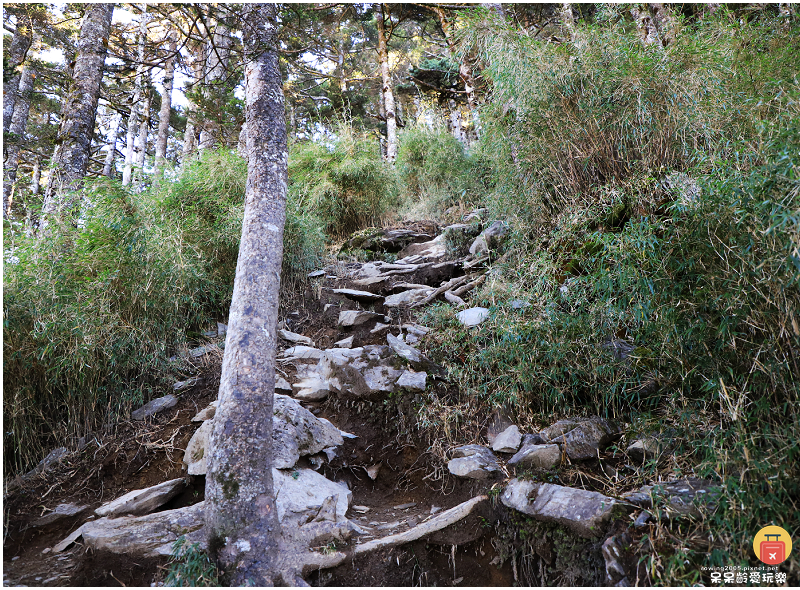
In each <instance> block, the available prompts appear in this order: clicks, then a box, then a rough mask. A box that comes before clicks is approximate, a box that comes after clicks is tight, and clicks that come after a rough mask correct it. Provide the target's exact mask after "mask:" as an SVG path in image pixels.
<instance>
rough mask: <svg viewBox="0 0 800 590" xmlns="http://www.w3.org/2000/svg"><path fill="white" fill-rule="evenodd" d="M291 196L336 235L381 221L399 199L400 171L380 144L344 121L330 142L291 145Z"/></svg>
mask: <svg viewBox="0 0 800 590" xmlns="http://www.w3.org/2000/svg"><path fill="white" fill-rule="evenodd" d="M289 195H290V200H292V201H293V202H294V203H296V204H297V207H299V208H300V209H301V210H304V211H313V212H314V213H315V215H316V216H317V217H318V218H319V220H320V222H321V223H322V226H323V227H324V230H325V232H327V233H328V234H329V235H331V236H336V237H341V236H344V235H347V234H349V233H351V232H353V231H356V230H358V229H362V228H364V227H367V226H370V225H380V224H381V222H382V221H383V219H384V218H385V217H386V216H387V215H388V214H389V213H390V212H391V211H392V210H393V209H395V208H396V205H397V203H398V192H397V183H396V179H395V175H394V173H393V171H392V170H391V167H390V166H389V165H388V164H386V163H384V162H383V161H382V160H381V158H380V153H379V152H378V145H377V143H376V142H375V141H370V140H369V139H368V138H367V137H366V136H363V135H360V134H358V133H357V132H356V131H354V130H353V129H352V128H350V127H347V126H344V125H342V126H340V127H339V128H338V129H337V134H336V137H335V138H334V139H333V140H331V141H330V142H328V143H317V142H311V141H309V142H301V143H296V144H294V145H293V146H292V147H291V149H290V150H289Z"/></svg>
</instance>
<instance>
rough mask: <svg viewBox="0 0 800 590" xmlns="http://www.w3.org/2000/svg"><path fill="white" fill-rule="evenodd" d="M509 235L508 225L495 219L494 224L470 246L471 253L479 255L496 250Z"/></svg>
mask: <svg viewBox="0 0 800 590" xmlns="http://www.w3.org/2000/svg"><path fill="white" fill-rule="evenodd" d="M507 235H508V226H507V225H506V224H505V223H503V222H502V221H495V222H494V223H493V224H492V225H490V226H489V227H487V228H486V229H485V230H483V232H481V235H479V236H478V237H477V238H475V241H474V242H472V245H471V246H470V247H469V253H470V254H472V255H473V256H477V255H479V254H482V253H484V252H488V251H489V250H494V249H495V248H497V246H499V245H500V243H501V242H502V241H503V238H505V237H506V236H507Z"/></svg>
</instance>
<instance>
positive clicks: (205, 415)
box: [192, 400, 219, 422]
mask: <svg viewBox="0 0 800 590" xmlns="http://www.w3.org/2000/svg"><path fill="white" fill-rule="evenodd" d="M217 404H219V402H218V401H217V400H214V401H213V402H211V403H210V404H209V405H208V406H207V407H206V408H204V409H202V410H200V411H199V412H198V413H197V414H195V415H194V416H193V417H192V422H205V421H206V420H211V419H212V418H213V417H214V414H216V413H217Z"/></svg>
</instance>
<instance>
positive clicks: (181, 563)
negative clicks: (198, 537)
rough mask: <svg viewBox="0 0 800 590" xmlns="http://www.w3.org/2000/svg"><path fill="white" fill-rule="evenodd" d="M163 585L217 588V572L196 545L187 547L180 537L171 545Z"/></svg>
mask: <svg viewBox="0 0 800 590" xmlns="http://www.w3.org/2000/svg"><path fill="white" fill-rule="evenodd" d="M164 583H165V584H166V585H167V586H173V587H175V586H178V587H187V586H219V585H220V583H219V570H218V569H217V566H216V564H215V563H214V562H213V561H212V560H211V558H210V557H209V556H208V554H207V553H206V552H205V551H203V550H202V549H201V548H200V545H199V544H198V543H192V544H191V545H187V544H186V537H184V536H180V537H178V539H177V540H176V541H175V543H173V545H172V554H171V559H170V564H169V568H168V570H167V578H166V580H164Z"/></svg>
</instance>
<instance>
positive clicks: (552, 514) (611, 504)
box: [500, 478, 617, 538]
mask: <svg viewBox="0 0 800 590" xmlns="http://www.w3.org/2000/svg"><path fill="white" fill-rule="evenodd" d="M500 501H501V502H502V503H503V504H504V505H505V506H508V507H509V508H513V509H514V510H517V511H519V512H522V513H523V514H527V515H529V516H532V517H533V518H534V519H536V520H541V521H543V522H552V523H555V524H558V525H561V526H565V527H567V528H569V529H570V530H572V531H573V532H575V533H576V534H578V535H580V536H581V537H587V538H590V537H596V536H598V535H600V534H601V533H602V532H603V529H604V528H605V527H604V525H605V523H606V522H608V521H609V520H610V518H611V516H612V511H613V510H614V508H615V507H616V506H617V501H616V500H614V499H613V498H609V497H607V496H604V495H602V494H599V493H597V492H588V491H586V490H579V489H575V488H568V487H564V486H558V485H554V484H549V483H544V484H540V483H536V482H533V481H529V480H520V479H516V478H514V479H512V480H511V481H510V482H508V486H506V489H505V490H504V491H503V494H502V495H501V496H500Z"/></svg>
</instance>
